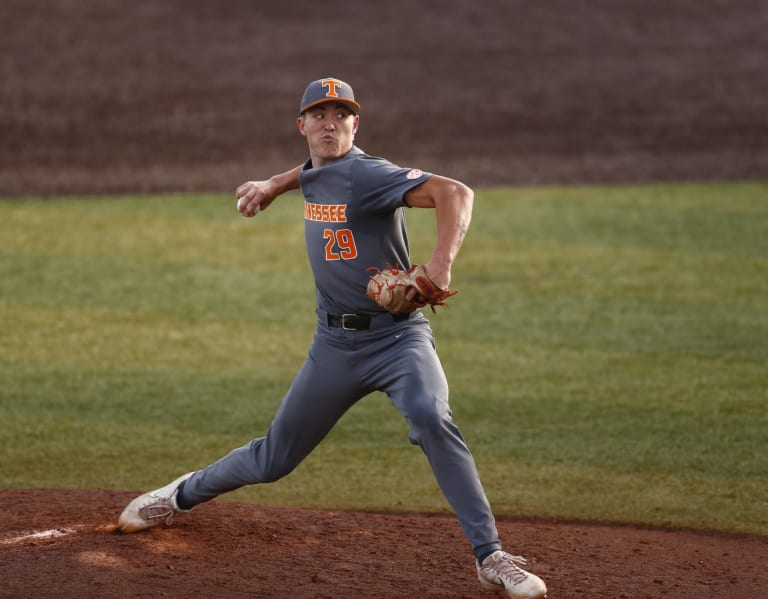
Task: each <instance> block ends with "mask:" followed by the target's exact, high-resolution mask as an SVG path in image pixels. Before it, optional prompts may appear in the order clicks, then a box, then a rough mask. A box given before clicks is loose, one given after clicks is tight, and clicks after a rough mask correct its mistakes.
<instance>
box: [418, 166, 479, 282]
mask: <svg viewBox="0 0 768 599" xmlns="http://www.w3.org/2000/svg"><path fill="white" fill-rule="evenodd" d="M474 197H475V194H474V192H473V191H472V190H471V189H470V188H469V187H467V186H466V185H464V183H461V182H460V181H456V180H454V179H449V178H447V177H441V176H439V175H432V176H431V177H430V178H429V179H427V180H426V181H424V183H422V184H421V185H418V186H417V187H415V188H413V189H411V190H410V191H408V192H407V193H406V194H405V202H406V204H408V206H410V207H412V208H434V210H435V218H436V220H437V240H436V242H435V249H434V251H433V252H432V257H431V258H430V259H429V261H427V262H426V263H425V264H424V268H425V270H426V271H427V275H428V276H429V278H430V279H432V281H433V282H434V283H435V284H436V285H437V286H438V287H440V288H441V289H447V288H448V286H449V285H450V284H451V267H452V266H453V262H454V260H456V256H457V255H458V253H459V249H460V248H461V244H462V243H463V242H464V237H465V236H466V234H467V230H468V229H469V223H470V221H471V220H472V204H473V201H474Z"/></svg>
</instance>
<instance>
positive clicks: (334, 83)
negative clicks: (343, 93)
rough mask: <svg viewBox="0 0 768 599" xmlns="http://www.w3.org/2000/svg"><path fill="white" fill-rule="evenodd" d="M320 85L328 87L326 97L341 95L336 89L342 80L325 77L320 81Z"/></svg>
mask: <svg viewBox="0 0 768 599" xmlns="http://www.w3.org/2000/svg"><path fill="white" fill-rule="evenodd" d="M320 85H322V86H323V87H327V88H328V91H327V92H325V97H326V98H338V97H339V92H337V91H336V89H337V88H338V87H339V86H340V85H341V81H339V80H338V79H323V80H322V81H321V82H320Z"/></svg>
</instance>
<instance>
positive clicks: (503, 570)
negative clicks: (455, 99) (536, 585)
mask: <svg viewBox="0 0 768 599" xmlns="http://www.w3.org/2000/svg"><path fill="white" fill-rule="evenodd" d="M518 564H519V565H520V566H525V565H527V564H528V562H527V561H526V559H525V558H524V557H523V556H522V555H510V554H509V553H506V552H504V553H502V556H501V558H499V560H498V561H497V562H496V563H494V564H493V566H492V568H493V571H494V572H495V573H496V575H497V576H498V577H499V578H506V579H508V580H510V581H511V582H512V584H513V585H514V584H520V583H521V582H523V581H524V580H525V579H526V578H528V573H527V572H526V571H525V570H523V569H521V568H520V567H519V566H518Z"/></svg>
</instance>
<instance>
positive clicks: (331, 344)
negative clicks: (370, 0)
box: [119, 78, 547, 599]
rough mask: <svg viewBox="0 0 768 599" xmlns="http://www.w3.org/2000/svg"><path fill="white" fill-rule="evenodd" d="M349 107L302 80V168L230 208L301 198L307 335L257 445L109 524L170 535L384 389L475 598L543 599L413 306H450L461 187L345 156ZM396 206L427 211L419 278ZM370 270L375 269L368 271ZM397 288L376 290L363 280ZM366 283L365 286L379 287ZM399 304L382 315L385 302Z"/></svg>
mask: <svg viewBox="0 0 768 599" xmlns="http://www.w3.org/2000/svg"><path fill="white" fill-rule="evenodd" d="M359 110H360V105H359V104H358V102H357V101H356V100H355V97H354V93H353V91H352V88H351V87H350V86H349V85H348V84H347V83H345V82H344V81H341V80H339V79H335V78H326V79H319V80H317V81H313V82H312V83H310V84H309V85H308V86H307V88H306V90H305V92H304V95H303V97H302V98H301V103H300V107H299V117H298V119H297V124H298V129H299V132H300V133H301V135H302V136H304V137H305V138H306V141H307V145H308V147H309V160H307V161H306V163H304V164H303V165H300V166H297V167H296V168H294V169H292V170H290V171H287V172H285V173H282V174H279V175H275V176H274V177H271V178H270V179H268V180H265V181H248V182H246V183H244V184H243V185H241V186H240V187H239V188H238V189H237V192H236V196H237V198H238V210H239V211H240V213H241V214H243V215H244V216H249V217H250V216H253V215H255V214H256V213H257V212H259V211H261V210H264V209H266V208H267V207H268V206H269V205H270V204H271V203H272V201H273V200H274V199H275V198H277V197H278V196H279V195H281V194H282V193H284V192H286V191H288V190H291V189H297V188H299V187H300V188H301V191H302V194H303V196H304V224H305V239H306V246H307V253H308V256H309V261H310V264H311V267H312V273H313V276H314V279H315V291H316V300H317V310H316V311H317V326H316V329H315V334H314V338H313V340H312V343H311V346H310V348H309V353H308V355H307V358H306V360H305V362H304V364H303V366H302V367H301V369H300V370H299V372H298V374H297V375H296V377H295V379H294V380H293V383H292V385H291V386H290V388H289V390H288V392H287V393H286V395H285V397H284V398H283V400H282V402H281V404H280V407H279V409H278V411H277V414H276V415H275V418H274V420H273V421H272V424H271V425H270V427H269V430H268V431H267V433H266V435H265V436H263V437H259V438H257V439H254V440H253V441H251V442H249V443H247V444H246V445H244V446H242V447H240V448H238V449H235V450H233V451H232V452H231V453H229V454H228V455H226V456H225V457H223V458H221V459H220V460H219V461H217V462H215V463H214V464H211V465H210V466H208V467H207V468H204V469H202V470H198V471H196V472H191V473H188V474H185V475H183V476H181V477H179V478H177V479H176V480H174V481H173V482H171V483H170V484H168V485H166V486H164V487H161V488H159V489H156V490H154V491H150V492H149V493H145V494H143V495H140V496H139V497H137V498H136V499H134V500H133V501H131V502H130V503H129V504H128V506H126V508H125V509H124V510H123V512H122V514H121V515H120V519H119V526H120V528H121V529H122V530H123V531H124V532H137V531H140V530H143V529H146V528H149V527H152V526H156V525H158V524H161V523H166V524H170V523H171V522H172V519H173V517H174V516H175V515H176V514H177V513H183V512H187V511H189V510H190V509H191V508H192V507H193V506H195V505H197V504H200V503H203V502H205V501H209V500H210V499H213V498H214V497H217V496H219V495H221V494H222V493H226V492H228V491H232V490H234V489H238V488H240V487H242V486H244V485H253V484H257V483H267V482H273V481H276V480H278V479H280V478H282V477H283V476H286V475H287V474H289V473H290V472H291V471H292V470H293V469H294V468H296V467H297V466H298V465H299V463H300V462H301V461H302V460H303V459H304V458H305V457H306V456H307V455H308V454H309V453H310V452H311V451H312V450H313V449H314V448H315V447H316V446H317V444H318V443H320V441H322V439H323V438H324V437H325V436H326V435H327V434H328V432H329V431H330V430H331V428H332V427H333V426H334V425H335V424H336V422H337V421H338V420H339V418H341V416H342V415H343V414H344V413H345V412H346V411H347V410H349V409H350V408H351V407H352V405H354V404H355V403H356V402H357V401H358V400H360V399H362V398H363V397H365V396H367V395H369V394H370V393H372V392H374V391H383V392H384V393H386V394H387V395H388V397H389V399H390V400H391V402H392V404H393V405H394V406H395V408H397V410H398V411H399V412H400V413H401V414H402V415H403V417H404V418H405V420H406V421H407V423H408V425H409V427H410V434H409V440H410V442H411V443H413V444H415V445H418V446H420V447H421V449H422V450H423V452H424V454H425V455H426V457H427V459H428V461H429V464H430V466H431V467H432V471H433V472H434V475H435V477H436V479H437V482H438V484H439V486H440V489H441V490H442V492H443V494H444V495H445V497H446V499H447V500H448V502H449V504H450V505H451V507H452V508H453V510H454V511H455V512H456V515H457V517H458V521H459V524H460V526H461V529H462V531H463V533H464V535H465V536H466V538H467V539H468V541H469V542H470V543H471V545H472V551H473V553H474V556H475V558H476V565H477V574H478V578H479V580H480V583H481V584H482V586H483V587H485V588H488V589H494V590H506V592H507V593H508V595H509V596H510V597H515V598H528V599H530V598H541V597H545V596H546V592H547V589H546V586H545V584H544V582H543V581H542V580H541V579H540V578H539V577H537V576H535V575H534V574H531V573H530V572H527V571H525V570H523V569H522V568H521V565H525V560H523V559H522V558H521V557H518V556H511V555H509V554H508V553H506V552H504V551H502V548H501V543H500V541H499V538H498V533H497V530H496V525H495V520H494V516H493V514H492V512H491V508H490V506H489V503H488V500H487V498H486V496H485V492H484V491H483V488H482V485H481V483H480V480H479V477H478V474H477V470H476V467H475V463H474V460H473V458H472V455H471V454H470V452H469V449H468V448H467V445H466V443H465V441H464V439H463V437H462V435H461V433H460V432H459V429H458V428H457V427H456V425H455V424H454V422H453V420H452V418H451V409H450V406H449V403H448V384H447V381H446V377H445V374H444V372H443V368H442V366H441V364H440V360H439V358H438V355H437V353H436V351H435V345H434V339H433V336H432V330H431V328H430V325H429V321H428V320H427V318H426V317H425V316H424V314H423V313H422V310H421V309H420V308H421V307H422V306H425V305H428V304H431V305H435V304H441V303H442V300H443V299H445V297H447V295H449V292H448V291H447V289H448V287H449V284H450V282H451V266H452V264H453V262H454V260H455V259H456V255H457V253H458V251H459V248H460V247H461V244H462V241H463V239H464V236H465V234H466V232H467V228H468V226H469V223H470V219H471V215H472V202H473V192H472V191H471V190H470V189H469V188H468V187H467V186H466V185H464V184H462V183H460V182H458V181H455V180H452V179H448V178H445V177H441V176H438V175H432V174H429V173H426V172H423V171H421V170H418V169H411V168H401V167H399V166H396V165H394V164H392V163H391V162H388V161H387V160H384V159H382V158H377V157H374V156H369V155H368V154H366V153H365V152H363V151H362V150H361V149H359V148H358V147H356V146H355V145H354V138H355V133H356V132H357V129H358V125H359V122H360V117H359ZM406 208H431V209H434V211H435V215H436V221H437V237H436V243H435V248H434V251H433V253H432V256H431V257H430V258H429V260H428V261H427V262H426V263H424V264H423V265H422V268H421V270H420V274H419V276H418V277H416V276H414V278H412V279H408V278H407V276H408V273H413V272H414V269H413V268H412V265H411V262H410V256H409V247H408V238H407V235H406V228H405V220H404V212H405V209H406ZM371 267H373V268H374V271H371V270H369V269H370V268H371ZM389 267H394V269H391V270H389V271H388V272H395V273H397V274H398V275H401V274H402V273H405V274H406V278H405V279H403V280H401V281H400V282H398V283H388V282H387V281H389V279H387V280H386V281H384V280H382V281H383V282H378V283H376V285H378V291H379V292H380V293H379V292H377V290H376V289H374V290H373V292H372V291H371V281H372V272H378V271H382V270H386V269H389ZM376 285H374V287H376ZM383 295H386V296H387V298H386V299H382V297H380V296H383ZM394 295H397V296H399V297H398V298H397V301H396V307H395V308H392V305H393V304H392V297H391V296H394Z"/></svg>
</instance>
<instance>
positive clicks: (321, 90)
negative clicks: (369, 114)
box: [299, 77, 360, 114]
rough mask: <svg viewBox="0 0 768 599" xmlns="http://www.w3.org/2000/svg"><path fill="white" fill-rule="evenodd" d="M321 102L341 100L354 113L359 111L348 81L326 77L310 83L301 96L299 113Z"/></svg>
mask: <svg viewBox="0 0 768 599" xmlns="http://www.w3.org/2000/svg"><path fill="white" fill-rule="evenodd" d="M323 102H341V103H342V104H346V105H347V106H348V107H349V109H350V110H351V111H352V112H354V113H355V114H357V113H358V112H360V104H358V103H357V102H355V92H353V91H352V86H350V85H349V83H344V82H343V81H342V80H341V79H335V78H333V77H326V78H325V79H318V80H317V81H313V82H312V83H310V84H309V85H308V86H307V89H306V90H304V95H303V96H302V98H301V104H300V105H299V114H304V113H305V112H306V111H307V110H309V109H310V108H312V107H313V106H317V105H318V104H322V103H323Z"/></svg>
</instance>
